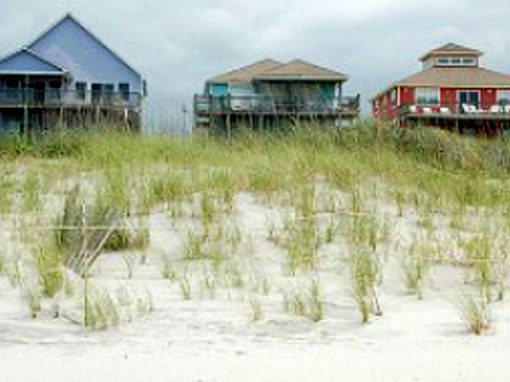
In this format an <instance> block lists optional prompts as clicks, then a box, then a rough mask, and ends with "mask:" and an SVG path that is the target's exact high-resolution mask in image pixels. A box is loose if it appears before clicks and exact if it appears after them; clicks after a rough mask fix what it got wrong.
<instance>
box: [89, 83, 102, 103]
mask: <svg viewBox="0 0 510 382" xmlns="http://www.w3.org/2000/svg"><path fill="white" fill-rule="evenodd" d="M91 89H92V103H100V102H101V97H102V90H103V86H102V85H101V84H92V85H91Z"/></svg>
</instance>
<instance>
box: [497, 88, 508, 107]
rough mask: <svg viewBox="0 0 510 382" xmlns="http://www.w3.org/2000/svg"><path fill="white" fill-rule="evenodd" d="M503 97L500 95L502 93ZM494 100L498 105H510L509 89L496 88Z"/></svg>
mask: <svg viewBox="0 0 510 382" xmlns="http://www.w3.org/2000/svg"><path fill="white" fill-rule="evenodd" d="M503 94H504V95H505V97H502V95H503ZM496 102H497V103H498V104H499V105H502V104H503V105H510V89H498V91H497V94H496Z"/></svg>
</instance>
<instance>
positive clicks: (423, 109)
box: [398, 102, 510, 121]
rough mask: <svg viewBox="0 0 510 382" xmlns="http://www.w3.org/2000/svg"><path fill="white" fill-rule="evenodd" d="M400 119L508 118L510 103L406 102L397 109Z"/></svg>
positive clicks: (497, 119) (509, 118)
mask: <svg viewBox="0 0 510 382" xmlns="http://www.w3.org/2000/svg"><path fill="white" fill-rule="evenodd" d="M398 116H399V117H400V118H401V119H414V120H417V119H431V120H434V119H435V120H481V121H484V120H485V121H499V120H501V121H508V120H510V104H482V103H479V104H469V103H455V102H454V103H452V102H445V103H441V104H439V105H430V106H422V105H414V104H406V105H403V106H401V107H400V108H399V109H398Z"/></svg>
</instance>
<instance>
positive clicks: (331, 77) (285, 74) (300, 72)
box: [255, 60, 348, 81]
mask: <svg viewBox="0 0 510 382" xmlns="http://www.w3.org/2000/svg"><path fill="white" fill-rule="evenodd" d="M255 79H256V80H315V81H346V80H347V79H348V77H347V76H346V75H345V74H343V73H339V72H336V71H334V70H331V69H327V68H323V67H321V66H318V65H314V64H311V63H309V62H306V61H303V60H294V61H291V62H289V63H287V64H282V65H280V66H278V67H276V68H274V69H271V70H268V71H265V72H263V73H261V74H259V75H257V76H256V77H255Z"/></svg>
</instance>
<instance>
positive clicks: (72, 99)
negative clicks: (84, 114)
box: [0, 89, 142, 108]
mask: <svg viewBox="0 0 510 382" xmlns="http://www.w3.org/2000/svg"><path fill="white" fill-rule="evenodd" d="M141 101H142V96H141V94H140V93H134V92H132V93H127V92H105V91H102V92H96V91H90V90H89V91H75V90H63V89H46V90H35V89H0V107H25V106H28V107H72V106H76V107H80V106H83V107H85V106H101V107H122V108H135V107H138V106H140V104H141Z"/></svg>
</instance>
